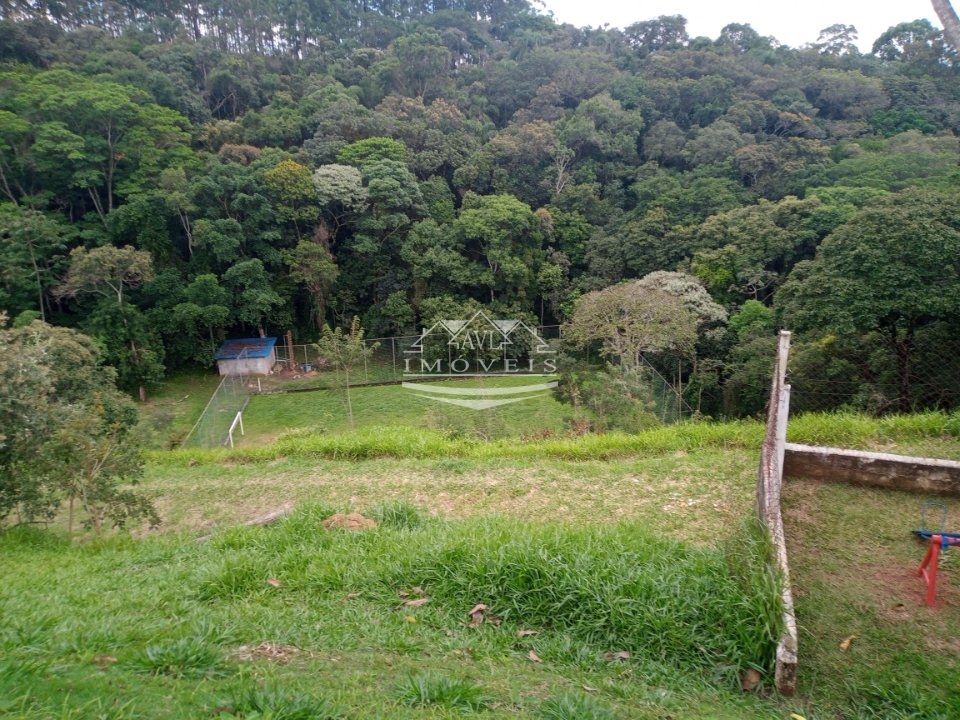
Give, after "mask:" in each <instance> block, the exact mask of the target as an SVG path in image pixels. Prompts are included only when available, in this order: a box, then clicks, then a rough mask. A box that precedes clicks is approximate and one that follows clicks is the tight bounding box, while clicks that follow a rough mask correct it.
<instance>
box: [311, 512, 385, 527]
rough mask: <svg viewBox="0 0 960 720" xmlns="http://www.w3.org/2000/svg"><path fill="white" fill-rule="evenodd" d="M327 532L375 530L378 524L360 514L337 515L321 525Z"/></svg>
mask: <svg viewBox="0 0 960 720" xmlns="http://www.w3.org/2000/svg"><path fill="white" fill-rule="evenodd" d="M321 524H322V525H323V527H324V529H326V530H332V529H333V528H342V529H343V530H354V531H359V530H373V529H376V527H377V523H376V522H375V521H373V520H371V519H370V518H368V517H364V516H363V515H361V514H360V513H346V514H344V513H336V514H334V515H331V516H330V517H328V518H327V519H326V520H324V521H323V523H321Z"/></svg>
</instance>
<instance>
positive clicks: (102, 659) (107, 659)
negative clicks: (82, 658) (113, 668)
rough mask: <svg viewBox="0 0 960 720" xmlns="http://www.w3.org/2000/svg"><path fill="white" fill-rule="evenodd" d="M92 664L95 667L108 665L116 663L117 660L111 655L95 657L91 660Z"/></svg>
mask: <svg viewBox="0 0 960 720" xmlns="http://www.w3.org/2000/svg"><path fill="white" fill-rule="evenodd" d="M93 662H94V663H95V664H97V665H109V664H110V663H115V662H117V659H116V658H115V657H113V656H112V655H96V656H94V658H93Z"/></svg>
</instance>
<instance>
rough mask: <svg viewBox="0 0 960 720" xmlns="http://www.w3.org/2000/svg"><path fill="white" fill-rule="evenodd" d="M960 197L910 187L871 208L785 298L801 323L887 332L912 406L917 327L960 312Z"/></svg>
mask: <svg viewBox="0 0 960 720" xmlns="http://www.w3.org/2000/svg"><path fill="white" fill-rule="evenodd" d="M958 218H960V202H958V201H957V198H956V196H955V194H954V193H938V192H931V191H929V190H926V189H924V190H919V189H918V190H913V189H911V190H905V191H903V192H901V193H898V194H897V195H894V196H890V197H888V198H883V199H881V200H879V201H878V202H876V203H875V204H873V205H871V206H869V207H866V208H864V209H863V210H862V211H861V212H860V213H858V214H857V215H856V216H854V217H853V218H852V219H851V220H850V221H849V222H847V223H845V224H844V225H842V226H840V227H838V228H837V229H836V230H835V231H834V232H833V233H831V234H830V235H829V236H828V237H827V238H826V239H825V240H824V241H823V243H822V244H821V245H820V248H819V250H818V251H817V256H816V258H815V259H813V260H811V261H804V262H801V263H798V264H797V266H796V267H795V268H794V269H793V272H792V273H791V274H790V277H789V279H788V281H787V282H786V283H785V284H784V286H783V288H782V289H781V291H780V293H779V294H778V297H777V305H778V307H779V308H780V309H781V310H782V313H783V319H784V321H785V323H787V324H788V326H789V327H792V328H796V329H798V330H813V329H826V330H830V331H833V332H836V333H847V334H849V333H860V334H865V333H879V334H880V335H881V336H882V337H883V338H884V339H885V341H886V343H887V347H888V348H889V350H890V352H891V354H892V355H893V357H894V358H895V362H896V368H897V381H898V388H897V406H898V408H899V409H900V411H901V412H909V411H910V409H911V396H912V382H913V380H914V378H913V368H912V363H913V360H914V357H915V350H916V344H915V339H916V334H917V331H918V330H920V329H921V328H923V327H924V326H926V325H929V324H931V323H934V322H938V321H939V322H944V321H945V322H950V323H953V326H954V327H955V325H956V318H957V317H958V316H960V220H958Z"/></svg>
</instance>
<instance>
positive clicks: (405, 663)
mask: <svg viewBox="0 0 960 720" xmlns="http://www.w3.org/2000/svg"><path fill="white" fill-rule="evenodd" d="M329 512H330V509H327V508H322V507H317V506H307V507H305V508H303V509H301V510H300V511H299V512H298V513H297V514H295V515H294V516H292V517H291V518H289V519H287V520H285V521H283V522H281V523H279V524H278V525H276V526H271V527H267V528H240V529H233V530H227V531H224V532H222V533H220V534H218V535H216V536H215V537H214V538H213V540H211V541H210V542H207V543H202V544H198V543H196V542H192V541H191V540H190V539H189V538H183V537H175V536H166V537H156V538H150V539H147V540H143V541H139V542H135V541H131V540H124V539H122V538H119V539H115V540H108V541H100V542H94V543H89V544H83V545H70V544H69V543H66V542H64V541H62V540H58V539H57V538H56V537H54V536H51V535H50V534H46V535H40V534H38V533H35V532H17V533H8V534H6V535H4V536H0V549H2V552H3V555H4V558H5V565H4V572H3V575H4V577H3V583H2V585H0V608H2V612H3V617H4V619H5V623H4V632H3V634H2V635H0V647H2V649H3V659H2V660H0V698H3V700H0V712H6V713H7V714H9V715H10V716H13V717H23V718H31V719H32V718H44V717H52V716H53V717H70V718H87V717H89V718H95V717H111V718H135V717H136V718H169V717H212V716H216V715H217V714H218V712H222V713H226V712H227V711H228V710H229V715H224V716H230V717H250V718H252V717H310V718H316V717H349V718H371V717H377V718H414V717H417V718H420V717H428V718H429V717H437V718H439V717H453V716H459V715H460V713H461V711H462V710H463V708H461V707H460V706H459V705H458V704H457V700H456V697H453V698H451V697H450V696H449V693H447V694H444V693H443V692H441V691H442V690H443V689H444V688H445V687H446V688H449V686H450V685H451V684H453V685H455V686H456V687H460V688H461V690H463V692H465V693H466V694H467V695H469V696H476V697H479V698H481V699H484V698H485V700H484V703H483V704H484V705H485V707H486V708H487V712H485V713H484V716H486V717H504V718H506V717H530V718H534V717H568V718H590V717H623V718H628V717H633V718H662V717H663V713H668V714H669V715H670V716H671V717H674V718H678V719H679V718H691V719H692V718H708V717H718V718H720V717H722V718H745V719H746V718H756V717H763V716H769V715H770V713H771V708H769V707H766V706H765V704H764V703H763V702H762V701H761V700H760V699H759V698H758V697H756V696H744V695H742V694H740V693H739V692H737V691H735V690H734V687H735V683H736V678H737V672H736V668H737V666H738V665H739V664H741V663H742V662H744V659H743V658H742V655H741V651H740V650H738V649H737V648H738V647H739V644H738V640H737V637H738V636H737V633H750V632H752V631H750V629H749V626H750V624H751V621H750V618H751V617H753V616H754V614H755V613H754V611H753V610H751V606H752V605H751V603H752V601H751V600H750V599H749V598H748V597H747V596H745V595H743V596H742V595H741V594H740V591H739V590H738V589H737V586H736V584H735V583H733V582H732V581H731V578H730V577H729V576H728V575H727V572H726V565H725V563H724V560H723V556H722V554H721V553H719V552H718V551H716V550H709V549H704V550H687V549H684V548H683V547H682V546H680V545H677V544H674V543H672V542H670V541H665V540H662V539H656V538H650V537H649V536H648V535H647V534H646V533H645V532H644V531H642V530H641V529H640V528H638V527H637V526H609V525H607V526H600V527H597V526H593V527H586V528H580V529H577V530H572V529H571V528H569V527H567V526H560V525H551V524H537V525H535V526H530V525H523V524H518V523H516V522H506V521H503V520H500V521H491V520H475V521H469V522H466V523H464V522H454V523H450V522H445V521H439V520H427V519H424V518H422V517H420V516H419V515H418V514H417V513H416V512H414V511H411V509H410V508H409V506H399V505H396V504H394V505H388V506H383V507H381V509H380V512H379V517H380V519H381V523H382V524H381V527H380V528H379V529H378V530H376V531H374V532H367V533H363V534H350V533H347V532H344V531H333V532H328V531H325V530H323V529H322V528H321V527H320V522H321V520H322V519H323V518H324V517H326V516H327V514H328V513H329ZM665 559H667V560H668V562H664V560H665ZM418 587H422V588H424V591H423V592H424V593H425V595H424V596H425V597H428V598H429V601H428V602H427V603H426V604H420V603H418V602H416V600H417V599H419V598H420V596H421V592H420V591H419V590H418V589H417V588H418ZM405 593H408V594H405ZM631 596H633V597H635V601H633V602H626V599H627V598H628V597H631ZM618 598H619V600H617V599H618ZM640 598H643V601H642V602H638V600H639V599H640ZM410 599H412V600H414V602H411V603H409V604H407V603H408V601H409V600H410ZM477 602H484V603H486V604H488V605H489V606H490V608H491V613H497V614H498V615H500V616H502V623H500V624H492V623H483V624H481V625H480V626H478V627H471V626H470V623H469V620H470V616H469V614H468V613H469V610H470V608H471V607H472V606H473V605H474V604H475V603H477ZM521 631H533V633H532V634H529V635H528V634H526V633H521ZM691 638H696V640H695V641H694V640H691ZM531 653H532V654H531ZM607 653H628V655H624V656H622V657H620V656H616V657H607V655H606V654H607ZM411 677H412V678H413V682H416V683H418V684H419V685H421V686H424V687H425V689H426V695H427V697H428V699H429V698H431V697H432V698H433V700H430V701H429V702H428V703H427V706H426V707H418V706H414V707H409V706H407V704H405V702H404V700H405V699H408V693H405V692H404V691H403V689H402V688H404V687H406V686H407V685H409V684H410V683H411V682H412V681H411ZM371 690H372V692H371ZM431 693H433V694H431ZM437 693H439V696H437V697H435V695H436V694H437ZM471 693H472V695H471ZM461 694H462V693H461ZM251 697H253V698H254V699H253V700H251ZM551 703H552V704H553V705H563V704H567V705H571V706H572V707H574V711H572V714H564V715H550V714H548V709H549V707H551V705H550V704H551ZM254 705H258V706H259V707H260V708H261V709H262V707H263V706H264V705H266V706H268V707H269V708H272V709H273V710H274V711H277V712H275V714H273V715H269V714H267V715H265V714H259V715H258V714H255V713H254V712H253V710H255V709H256V708H255V707H253V706H254ZM217 708H219V711H217V710H215V709H217ZM297 708H299V709H300V710H303V709H304V708H306V710H303V712H305V713H306V714H297V713H296V712H293V711H294V710H296V709H297ZM577 708H579V710H577ZM283 711H289V713H288V714H284V712H283ZM328 711H329V712H328Z"/></svg>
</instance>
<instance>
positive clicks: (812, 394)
mask: <svg viewBox="0 0 960 720" xmlns="http://www.w3.org/2000/svg"><path fill="white" fill-rule="evenodd" d="M789 378H790V383H791V386H792V395H791V408H792V409H793V411H794V412H816V411H821V412H822V411H831V410H840V409H847V410H855V411H858V412H865V413H868V414H872V415H885V414H891V413H910V412H919V411H926V410H945V411H952V410H956V409H957V408H960V338H958V337H957V336H956V335H955V334H954V332H953V331H952V329H951V328H949V327H948V326H946V325H945V324H937V325H931V326H928V327H925V328H922V329H920V330H919V331H917V332H915V333H912V334H911V335H909V336H907V335H904V334H900V335H892V334H881V333H868V334H864V335H859V336H855V337H846V338H841V337H834V336H829V335H828V336H818V337H807V338H804V337H796V338H795V339H794V342H793V350H792V351H791V356H790V367H789Z"/></svg>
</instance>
